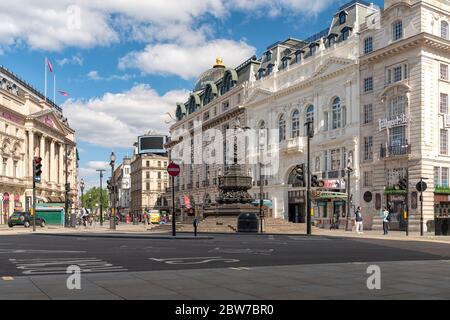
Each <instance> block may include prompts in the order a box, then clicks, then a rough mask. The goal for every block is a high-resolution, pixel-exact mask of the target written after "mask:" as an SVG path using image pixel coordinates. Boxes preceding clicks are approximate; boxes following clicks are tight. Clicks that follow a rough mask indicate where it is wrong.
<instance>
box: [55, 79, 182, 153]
mask: <svg viewBox="0 0 450 320" xmlns="http://www.w3.org/2000/svg"><path fill="white" fill-rule="evenodd" d="M187 97H188V92H187V91H185V90H175V91H169V92H167V93H166V94H164V95H162V96H161V95H159V94H158V93H157V92H156V91H155V90H154V89H152V88H151V87H150V86H148V85H143V84H139V85H136V86H135V87H133V88H132V89H130V90H129V91H126V92H123V93H106V94H105V95H103V96H102V97H100V98H93V99H90V100H88V101H84V100H72V99H69V100H68V101H67V102H66V103H65V104H64V105H63V109H64V114H65V116H66V117H67V118H68V119H69V122H70V124H71V125H72V127H74V129H75V130H76V132H77V137H78V139H79V140H81V141H83V142H87V143H91V144H94V145H98V146H102V147H108V148H114V147H116V148H120V147H123V148H130V147H132V146H133V143H134V141H135V140H136V139H137V137H138V136H139V135H141V134H143V133H145V132H147V131H149V130H150V129H152V130H157V131H160V132H163V133H167V132H168V125H167V124H166V121H167V120H169V118H168V116H167V115H166V114H165V113H166V112H169V111H173V110H174V109H175V103H176V102H180V101H185V100H186V99H187Z"/></svg>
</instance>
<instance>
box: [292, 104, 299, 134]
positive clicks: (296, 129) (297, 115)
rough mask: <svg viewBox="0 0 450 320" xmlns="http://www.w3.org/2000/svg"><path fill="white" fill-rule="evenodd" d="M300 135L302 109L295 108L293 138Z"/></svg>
mask: <svg viewBox="0 0 450 320" xmlns="http://www.w3.org/2000/svg"><path fill="white" fill-rule="evenodd" d="M299 136H300V111H298V110H295V111H294V113H293V114H292V138H297V137H299Z"/></svg>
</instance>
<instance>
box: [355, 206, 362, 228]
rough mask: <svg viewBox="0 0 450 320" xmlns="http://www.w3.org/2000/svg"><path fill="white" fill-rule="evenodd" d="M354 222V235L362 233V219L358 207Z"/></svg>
mask: <svg viewBox="0 0 450 320" xmlns="http://www.w3.org/2000/svg"><path fill="white" fill-rule="evenodd" d="M355 221H356V233H357V234H362V233H363V218H362V214H361V207H358V208H357V209H356V211H355Z"/></svg>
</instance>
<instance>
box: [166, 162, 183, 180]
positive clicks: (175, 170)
mask: <svg viewBox="0 0 450 320" xmlns="http://www.w3.org/2000/svg"><path fill="white" fill-rule="evenodd" d="M180 171H181V169H180V166H179V165H177V164H176V163H173V162H172V163H171V164H169V166H168V167H167V172H168V173H169V175H170V176H171V177H177V176H178V175H179V174H180Z"/></svg>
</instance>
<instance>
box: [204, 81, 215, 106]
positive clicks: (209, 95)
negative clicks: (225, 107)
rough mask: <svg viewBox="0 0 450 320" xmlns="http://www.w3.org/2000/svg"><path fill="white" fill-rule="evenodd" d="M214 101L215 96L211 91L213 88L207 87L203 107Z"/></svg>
mask: <svg viewBox="0 0 450 320" xmlns="http://www.w3.org/2000/svg"><path fill="white" fill-rule="evenodd" d="M213 99H214V95H213V92H212V89H211V86H209V85H208V86H206V89H205V93H204V95H203V105H204V106H206V105H207V104H208V103H210V102H211V101H212V100H213Z"/></svg>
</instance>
